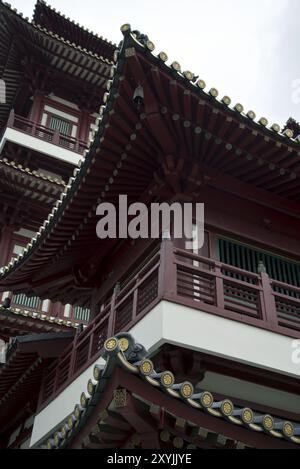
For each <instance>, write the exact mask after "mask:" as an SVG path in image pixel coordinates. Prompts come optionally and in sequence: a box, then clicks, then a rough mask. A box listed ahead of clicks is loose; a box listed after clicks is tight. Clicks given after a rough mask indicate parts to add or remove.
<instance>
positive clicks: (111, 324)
mask: <svg viewBox="0 0 300 469" xmlns="http://www.w3.org/2000/svg"><path fill="white" fill-rule="evenodd" d="M119 293H120V284H119V283H117V284H116V286H115V288H114V292H113V295H112V298H111V304H110V315H109V322H108V332H107V335H108V337H113V335H114V333H115V324H116V302H117V298H118V295H119Z"/></svg>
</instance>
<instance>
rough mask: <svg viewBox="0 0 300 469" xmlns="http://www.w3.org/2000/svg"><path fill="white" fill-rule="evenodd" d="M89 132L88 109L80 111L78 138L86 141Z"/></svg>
mask: <svg viewBox="0 0 300 469" xmlns="http://www.w3.org/2000/svg"><path fill="white" fill-rule="evenodd" d="M89 132H90V113H89V112H88V111H82V114H81V118H80V127H79V134H78V139H79V140H81V141H83V142H87V141H88V136H89Z"/></svg>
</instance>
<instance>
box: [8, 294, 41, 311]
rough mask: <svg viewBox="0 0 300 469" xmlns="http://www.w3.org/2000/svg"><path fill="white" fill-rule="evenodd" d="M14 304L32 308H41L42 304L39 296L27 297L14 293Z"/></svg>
mask: <svg viewBox="0 0 300 469" xmlns="http://www.w3.org/2000/svg"><path fill="white" fill-rule="evenodd" d="M12 304H13V305H14V306H19V307H23V308H30V309H35V310H36V309H39V306H40V299H39V298H37V297H31V298H29V297H27V296H26V295H23V294H20V295H14V296H13V297H12Z"/></svg>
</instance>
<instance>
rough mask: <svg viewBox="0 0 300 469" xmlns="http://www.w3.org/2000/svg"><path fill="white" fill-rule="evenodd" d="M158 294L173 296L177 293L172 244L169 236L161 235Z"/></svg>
mask: <svg viewBox="0 0 300 469" xmlns="http://www.w3.org/2000/svg"><path fill="white" fill-rule="evenodd" d="M158 285H159V286H158V296H159V298H160V299H163V298H164V297H174V296H175V295H176V293H177V269H176V264H175V256H174V246H173V242H172V240H171V238H170V237H167V236H165V237H163V240H162V243H161V249H160V265H159V277H158Z"/></svg>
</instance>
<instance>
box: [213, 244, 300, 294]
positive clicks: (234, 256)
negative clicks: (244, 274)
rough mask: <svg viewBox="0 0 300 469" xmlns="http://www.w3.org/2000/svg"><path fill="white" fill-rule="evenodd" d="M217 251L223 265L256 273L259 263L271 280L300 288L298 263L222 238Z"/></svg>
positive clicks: (299, 267)
mask: <svg viewBox="0 0 300 469" xmlns="http://www.w3.org/2000/svg"><path fill="white" fill-rule="evenodd" d="M218 251H219V259H220V261H221V262H224V263H225V264H229V265H232V266H234V267H238V268H240V269H243V270H248V271H249V272H253V273H257V268H258V265H259V262H263V264H264V266H265V267H266V270H267V273H268V275H269V276H270V277H271V278H272V279H273V280H277V281H279V282H283V283H287V284H289V285H294V286H296V287H300V264H299V263H296V262H293V261H292V260H289V259H285V258H283V257H280V256H277V255H273V254H272V253H269V252H266V251H263V250H260V249H255V248H253V247H251V246H247V245H245V244H240V243H237V242H234V241H231V240H227V239H224V238H219V239H218Z"/></svg>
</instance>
